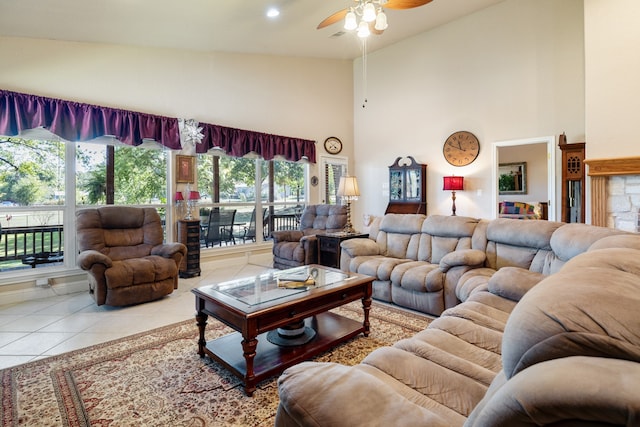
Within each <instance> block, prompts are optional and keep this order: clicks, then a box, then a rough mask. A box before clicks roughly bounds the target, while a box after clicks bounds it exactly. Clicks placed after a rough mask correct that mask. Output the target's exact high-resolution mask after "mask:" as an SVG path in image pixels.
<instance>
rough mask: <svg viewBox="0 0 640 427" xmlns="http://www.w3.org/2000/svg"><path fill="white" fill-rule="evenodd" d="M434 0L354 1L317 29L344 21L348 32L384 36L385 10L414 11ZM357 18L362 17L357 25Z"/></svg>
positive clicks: (326, 19)
mask: <svg viewBox="0 0 640 427" xmlns="http://www.w3.org/2000/svg"><path fill="white" fill-rule="evenodd" d="M431 1H432V0H354V2H355V3H356V5H355V6H351V7H348V8H346V9H342V10H340V11H338V12H336V13H334V14H333V15H331V16H328V17H327V18H325V19H324V20H323V21H322V22H320V23H319V24H318V27H317V29H318V30H319V29H321V28H325V27H328V26H329V25H332V24H335V23H336V22H338V21H340V20H342V19H344V20H345V25H344V28H345V29H346V30H355V29H357V30H358V36H360V37H367V36H368V35H369V33H374V34H382V33H383V32H384V30H385V29H386V28H387V16H386V15H385V13H384V10H383V8H387V9H396V10H402V9H413V8H414V7H419V6H423V5H425V4H427V3H430V2H431ZM356 15H357V16H360V17H361V20H360V23H359V24H358V23H357V18H356Z"/></svg>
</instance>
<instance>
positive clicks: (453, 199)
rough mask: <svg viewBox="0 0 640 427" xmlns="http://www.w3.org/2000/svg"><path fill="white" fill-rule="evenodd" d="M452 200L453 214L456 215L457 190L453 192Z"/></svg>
mask: <svg viewBox="0 0 640 427" xmlns="http://www.w3.org/2000/svg"><path fill="white" fill-rule="evenodd" d="M451 201H452V203H453V204H452V205H451V212H452V213H451V216H456V192H455V191H452V192H451Z"/></svg>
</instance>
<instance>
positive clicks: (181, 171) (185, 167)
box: [176, 156, 196, 184]
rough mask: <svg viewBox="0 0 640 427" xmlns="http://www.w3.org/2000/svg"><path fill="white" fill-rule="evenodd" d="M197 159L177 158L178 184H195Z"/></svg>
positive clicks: (189, 157)
mask: <svg viewBox="0 0 640 427" xmlns="http://www.w3.org/2000/svg"><path fill="white" fill-rule="evenodd" d="M195 163H196V158H195V157H194V156H176V168H177V170H176V182H177V183H189V184H191V183H193V181H194V169H195Z"/></svg>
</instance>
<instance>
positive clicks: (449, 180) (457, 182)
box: [442, 176, 464, 191]
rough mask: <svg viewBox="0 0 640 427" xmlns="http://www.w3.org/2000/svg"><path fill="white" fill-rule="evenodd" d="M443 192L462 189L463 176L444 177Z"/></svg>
mask: <svg viewBox="0 0 640 427" xmlns="http://www.w3.org/2000/svg"><path fill="white" fill-rule="evenodd" d="M443 178H444V188H442V189H443V190H449V191H458V190H463V189H464V177H463V176H445V177H443Z"/></svg>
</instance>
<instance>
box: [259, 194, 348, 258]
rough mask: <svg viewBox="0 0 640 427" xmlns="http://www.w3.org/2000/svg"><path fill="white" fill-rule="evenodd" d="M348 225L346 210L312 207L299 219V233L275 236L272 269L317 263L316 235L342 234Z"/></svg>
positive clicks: (336, 206)
mask: <svg viewBox="0 0 640 427" xmlns="http://www.w3.org/2000/svg"><path fill="white" fill-rule="evenodd" d="M346 223H347V207H346V206H340V205H325V204H322V205H309V206H307V207H306V208H305V209H304V211H303V212H302V216H301V217H300V229H299V230H282V231H274V232H272V233H271V235H272V236H273V266H274V267H275V268H279V269H286V268H292V267H298V266H300V265H308V264H315V263H317V262H318V240H317V239H316V234H319V233H332V232H337V231H342V230H343V229H344V226H345V224H346Z"/></svg>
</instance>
